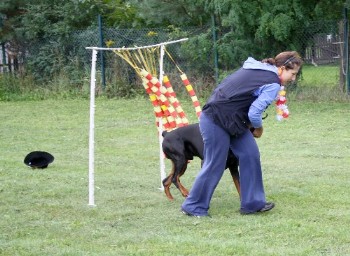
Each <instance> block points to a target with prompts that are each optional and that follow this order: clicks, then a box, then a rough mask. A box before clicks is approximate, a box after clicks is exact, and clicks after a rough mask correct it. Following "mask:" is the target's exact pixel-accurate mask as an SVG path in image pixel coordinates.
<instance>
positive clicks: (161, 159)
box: [158, 44, 166, 190]
mask: <svg viewBox="0 0 350 256" xmlns="http://www.w3.org/2000/svg"><path fill="white" fill-rule="evenodd" d="M164 47H165V46H164V44H162V45H161V46H160V56H159V83H160V86H163V76H164V72H163V60H164ZM162 132H163V120H162V118H161V117H160V118H159V129H158V136H159V164H160V189H161V190H164V186H163V180H164V179H165V177H166V174H165V163H164V153H163V148H162V143H163V136H162Z"/></svg>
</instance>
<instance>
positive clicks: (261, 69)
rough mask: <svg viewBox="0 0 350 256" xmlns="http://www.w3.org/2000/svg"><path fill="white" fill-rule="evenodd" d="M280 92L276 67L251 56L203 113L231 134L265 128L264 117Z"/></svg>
mask: <svg viewBox="0 0 350 256" xmlns="http://www.w3.org/2000/svg"><path fill="white" fill-rule="evenodd" d="M279 89H280V79H279V77H278V73H277V67H275V66H273V65H270V64H268V63H262V62H260V61H257V60H255V59H253V58H251V57H249V58H248V59H247V60H246V61H245V62H244V65H243V67H242V68H240V69H239V70H237V71H236V72H234V73H232V74H231V75H229V76H227V77H226V78H225V79H224V80H223V81H222V82H221V83H220V84H219V85H218V86H217V87H216V89H215V90H214V92H213V93H212V95H211V96H210V98H209V100H208V101H207V103H206V104H205V105H204V107H203V113H205V115H207V116H208V117H209V118H211V119H212V120H213V121H214V122H215V123H216V124H217V125H219V126H220V127H222V128H223V129H225V130H226V131H227V132H228V133H229V134H230V135H232V136H237V135H240V134H242V133H243V132H244V131H245V130H246V129H248V127H249V126H250V125H252V126H253V127H255V128H258V127H261V126H262V117H261V114H262V113H263V111H264V110H265V109H266V108H267V107H268V106H269V105H270V104H271V103H272V102H273V100H274V99H275V98H276V96H277V93H278V91H279Z"/></svg>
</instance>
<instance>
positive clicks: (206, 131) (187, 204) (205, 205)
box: [182, 113, 230, 216]
mask: <svg viewBox="0 0 350 256" xmlns="http://www.w3.org/2000/svg"><path fill="white" fill-rule="evenodd" d="M199 126H200V129H201V134H202V137H203V141H204V161H203V166H202V169H201V171H200V172H199V173H198V175H197V177H196V179H195V181H194V184H193V186H192V188H191V191H190V194H189V196H188V197H187V198H186V199H185V201H184V203H183V204H182V209H183V210H184V211H186V212H187V213H189V214H193V215H197V216H206V215H208V210H209V204H210V200H211V197H212V195H213V193H214V190H215V188H216V186H217V184H218V183H219V181H220V179H221V177H222V174H223V172H224V170H225V165H226V160H227V155H228V150H229V146H230V136H229V135H228V134H227V133H226V131H225V130H223V129H222V128H220V127H219V126H217V125H216V124H215V123H213V122H212V121H211V120H210V119H209V118H208V117H206V116H205V114H203V113H202V114H201V117H200V123H199Z"/></svg>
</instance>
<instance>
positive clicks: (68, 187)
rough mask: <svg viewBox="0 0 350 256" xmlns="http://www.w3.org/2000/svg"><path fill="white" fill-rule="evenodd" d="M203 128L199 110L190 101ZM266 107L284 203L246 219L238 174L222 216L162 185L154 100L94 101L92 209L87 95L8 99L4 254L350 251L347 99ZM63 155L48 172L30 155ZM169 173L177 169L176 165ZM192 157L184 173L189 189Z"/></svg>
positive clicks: (269, 172)
mask: <svg viewBox="0 0 350 256" xmlns="http://www.w3.org/2000/svg"><path fill="white" fill-rule="evenodd" d="M184 108H185V111H186V112H187V113H188V114H191V116H190V119H191V122H195V117H194V116H195V113H194V110H193V109H192V107H191V104H190V103H188V105H185V106H184ZM289 110H290V111H291V116H290V118H289V119H288V120H286V121H285V122H277V121H276V120H275V119H274V109H273V107H270V108H269V109H268V113H269V117H268V118H267V119H266V120H265V121H264V124H265V125H264V127H265V129H264V135H263V136H262V138H260V139H259V140H258V143H259V146H260V151H261V160H262V166H263V174H264V184H265V191H266V196H267V199H268V200H269V201H273V202H275V203H276V207H275V208H274V209H273V210H272V211H271V212H268V213H264V214H257V215H249V216H242V215H240V214H239V205H240V204H239V197H238V195H237V192H236V191H235V188H234V186H233V183H232V180H231V177H230V175H229V172H228V171H227V173H225V174H224V176H223V178H222V179H221V181H220V183H219V185H218V187H217V189H216V191H215V193H214V195H213V199H212V202H211V208H210V214H211V216H212V218H204V219H196V218H191V217H187V216H183V215H182V214H181V213H180V205H181V203H182V202H183V198H182V197H181V195H180V193H179V191H177V190H176V189H175V188H174V187H173V188H172V190H171V191H172V193H173V196H174V197H175V199H174V201H173V202H170V201H168V200H167V198H166V197H165V195H164V194H163V192H162V191H160V190H159V187H160V175H159V157H158V156H159V145H158V138H157V131H156V129H155V120H154V115H153V113H152V111H153V110H152V105H151V103H150V102H149V101H148V100H145V99H138V100H105V99H98V100H97V102H96V125H95V129H96V130H95V135H96V137H95V142H96V144H95V146H96V155H95V202H96V207H90V206H88V131H89V101H88V100H61V101H59V100H46V101H25V102H0V118H1V123H0V143H1V147H0V202H1V204H0V216H1V218H0V230H1V232H0V255H9V256H12V255H264V256H265V255H307V256H309V255H350V235H349V231H348V228H349V226H350V190H349V187H350V168H349V166H350V128H349V127H350V119H349V116H350V108H349V103H330V102H321V103H311V102H310V103H307V102H306V103H305V102H304V103H301V102H290V104H289ZM34 150H44V151H48V152H50V153H52V154H53V155H54V156H55V161H54V162H53V163H52V164H51V165H49V167H48V168H47V169H42V170H40V169H36V170H33V169H30V168H28V167H26V166H25V165H24V164H23V159H24V157H25V155H26V154H28V153H29V152H30V151H34ZM166 166H167V170H169V168H170V163H169V162H168V161H166ZM199 166H200V162H199V161H198V160H194V161H192V162H191V164H190V165H189V168H188V170H187V172H186V174H185V175H184V176H183V178H182V182H183V184H184V185H185V186H186V187H187V188H190V187H191V185H192V183H193V180H194V178H195V175H196V174H197V172H198V171H199Z"/></svg>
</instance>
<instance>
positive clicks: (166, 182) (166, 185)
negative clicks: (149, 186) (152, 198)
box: [162, 162, 174, 200]
mask: <svg viewBox="0 0 350 256" xmlns="http://www.w3.org/2000/svg"><path fill="white" fill-rule="evenodd" d="M171 163H172V170H171V172H170V174H169V175H168V176H167V177H166V178H165V179H164V180H163V181H162V182H163V187H164V192H165V195H166V196H167V198H168V199H169V200H174V198H173V196H172V195H171V193H170V186H171V184H172V179H173V176H174V162H171Z"/></svg>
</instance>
